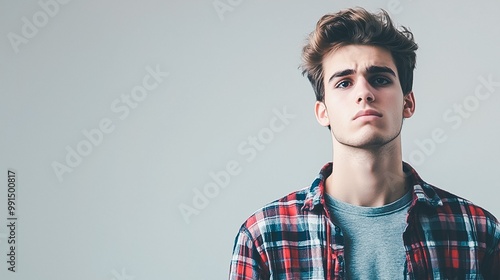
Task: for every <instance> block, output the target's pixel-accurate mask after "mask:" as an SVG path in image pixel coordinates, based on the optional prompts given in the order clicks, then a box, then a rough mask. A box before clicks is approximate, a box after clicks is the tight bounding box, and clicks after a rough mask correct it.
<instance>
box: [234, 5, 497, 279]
mask: <svg viewBox="0 0 500 280" xmlns="http://www.w3.org/2000/svg"><path fill="white" fill-rule="evenodd" d="M416 49H417V45H416V43H415V42H414V40H413V35H412V33H411V32H410V31H408V30H407V29H406V28H404V27H403V28H402V29H401V30H398V29H397V28H395V27H394V25H393V23H392V22H391V20H390V18H389V16H388V15H387V13H385V12H381V13H379V14H372V13H369V12H367V11H366V10H364V9H361V8H357V9H348V10H344V11H341V12H339V13H336V14H330V15H325V16H323V17H322V18H321V19H320V20H319V22H318V24H317V26H316V30H315V31H314V32H313V33H312V34H311V35H310V37H309V42H308V44H307V45H306V46H305V47H304V49H303V60H304V63H303V71H304V72H303V73H304V74H306V75H307V77H308V78H309V80H310V82H311V84H312V86H313V88H314V91H315V94H316V99H317V102H316V104H315V108H314V110H315V114H316V118H317V120H318V122H319V123H320V124H321V125H323V126H326V127H329V128H330V131H331V135H332V142H333V150H334V154H333V163H328V164H326V165H325V166H324V167H323V168H322V169H321V171H320V174H319V176H318V177H317V178H316V180H314V182H313V183H312V185H311V186H310V187H307V188H305V189H302V190H299V191H297V192H294V193H291V194H289V195H287V196H285V197H283V198H281V199H279V200H277V201H275V202H272V203H270V204H268V205H267V206H265V207H264V208H262V209H261V210H259V211H257V212H256V213H254V214H253V215H252V216H251V217H250V218H248V220H247V221H246V222H245V223H244V224H243V225H242V226H241V228H240V231H239V233H238V235H237V237H236V240H235V245H234V250H233V257H232V260H231V268H230V279H500V224H499V222H498V220H497V219H496V218H495V217H494V216H493V215H491V214H490V213H489V212H487V211H485V210H484V209H482V208H480V207H478V206H476V205H474V204H472V203H471V202H469V201H467V200H465V199H463V198H460V197H457V196H455V195H453V194H450V193H448V192H446V191H444V190H441V189H439V188H437V187H434V186H432V185H430V184H428V183H426V182H425V181H423V180H422V179H421V178H420V177H419V176H418V174H417V173H416V171H415V170H414V169H413V168H412V167H411V166H410V165H408V164H407V163H405V162H403V161H402V155H401V135H400V132H401V128H402V125H403V119H405V118H409V117H411V116H412V115H413V113H414V111H415V98H414V95H413V92H412V82H413V70H414V68H415V51H416Z"/></svg>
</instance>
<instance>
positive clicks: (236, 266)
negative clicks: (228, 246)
mask: <svg viewBox="0 0 500 280" xmlns="http://www.w3.org/2000/svg"><path fill="white" fill-rule="evenodd" d="M265 259H266V257H265V254H264V253H259V250H258V246H257V245H256V242H255V241H254V240H253V239H252V238H251V235H250V233H249V232H248V230H247V229H246V228H245V227H242V228H241V229H240V231H239V233H238V235H237V236H236V239H235V242H234V248H233V256H232V258H231V267H230V271H229V279H230V280H243V279H245V280H247V279H248V280H250V279H252V280H253V279H269V272H268V269H267V268H266V267H265V265H264V263H265Z"/></svg>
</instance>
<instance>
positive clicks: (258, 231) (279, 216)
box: [240, 188, 309, 238]
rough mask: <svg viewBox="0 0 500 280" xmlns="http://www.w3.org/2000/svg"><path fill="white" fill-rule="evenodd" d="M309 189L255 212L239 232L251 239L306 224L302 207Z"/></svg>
mask: <svg viewBox="0 0 500 280" xmlns="http://www.w3.org/2000/svg"><path fill="white" fill-rule="evenodd" d="M308 194H309V188H303V189H300V190H298V191H294V192H292V193H290V194H287V195H285V196H283V197H281V198H279V199H277V200H274V201H272V202H270V203H268V204H266V205H264V206H263V207H261V208H260V209H258V210H257V211H255V212H254V213H253V214H252V215H250V217H248V219H247V220H246V221H245V222H244V223H243V224H242V225H241V228H240V232H244V233H245V234H246V235H250V236H251V237H252V238H256V237H258V236H261V235H264V234H268V233H271V232H278V231H285V230H287V228H288V227H289V226H290V225H291V224H294V225H298V224H302V223H305V222H306V217H305V216H307V215H308V213H307V211H304V205H305V203H306V201H307V200H308Z"/></svg>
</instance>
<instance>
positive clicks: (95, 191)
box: [0, 0, 500, 280]
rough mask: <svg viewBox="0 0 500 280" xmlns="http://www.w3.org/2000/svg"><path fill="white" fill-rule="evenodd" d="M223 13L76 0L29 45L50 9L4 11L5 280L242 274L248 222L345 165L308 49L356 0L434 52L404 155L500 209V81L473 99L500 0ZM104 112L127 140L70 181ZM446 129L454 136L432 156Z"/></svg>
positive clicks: (425, 60)
mask: <svg viewBox="0 0 500 280" xmlns="http://www.w3.org/2000/svg"><path fill="white" fill-rule="evenodd" d="M45 2H47V1H46V0H45V1H44V0H42V3H45ZM218 3H223V4H225V5H227V6H226V8H227V7H229V8H230V9H228V10H226V11H225V12H222V13H221V12H219V13H218V12H217V10H216V9H215V7H214V1H212V0H207V1H180V0H176V1H152V0H148V1H117V0H115V1H81V0H73V1H70V2H69V3H67V4H58V6H59V11H57V13H55V14H54V15H53V16H49V17H48V21H47V23H46V25H44V26H43V27H40V28H38V31H37V32H36V34H35V35H34V36H32V38H25V39H26V43H21V44H20V45H19V46H18V52H16V51H15V47H13V45H12V43H11V42H10V40H9V34H10V33H15V34H17V35H18V36H22V28H23V25H24V24H25V23H24V22H23V17H26V18H27V19H28V20H29V21H30V22H32V23H33V15H35V14H37V13H38V15H40V13H39V12H40V11H43V9H42V8H41V6H40V4H39V3H38V2H37V1H6V0H2V1H1V2H0V30H1V32H0V34H1V36H2V38H3V39H2V40H0V65H1V67H0V94H1V101H0V133H1V137H0V170H1V172H0V174H4V175H0V177H2V178H1V179H0V182H3V183H0V186H1V189H2V191H0V224H1V225H2V226H1V227H0V252H1V256H0V260H2V261H1V262H0V278H1V279H23V280H24V279H26V280H27V279H30V280H31V279H56V280H58V279H108V280H109V279H115V280H121V279H136V280H145V279H148V280H149V279H225V278H226V277H227V272H228V268H229V260H230V256H231V250H232V246H233V241H234V237H235V234H236V232H237V230H238V228H239V226H240V225H241V223H242V222H243V221H244V220H245V219H246V218H247V217H248V216H249V215H250V214H251V213H252V212H253V211H255V210H256V209H258V208H259V207H261V206H262V205H264V204H265V203H267V202H270V201H272V200H274V199H277V198H279V197H281V196H283V195H285V194H287V193H289V192H292V191H294V190H296V189H299V188H302V187H304V186H306V185H308V184H310V183H311V182H312V180H313V179H314V177H315V176H316V174H317V172H318V171H319V169H320V168H321V166H322V165H323V164H324V163H326V162H327V161H329V160H330V159H331V150H330V145H331V144H330V138H329V134H328V130H327V129H325V128H323V127H320V126H319V125H318V124H317V123H316V121H315V119H314V115H313V110H312V109H313V104H314V101H315V100H314V94H313V91H312V88H311V87H310V85H309V83H308V81H307V79H306V78H304V77H302V76H301V75H300V71H299V70H298V66H299V64H300V52H301V48H302V46H303V44H304V41H305V38H306V36H307V34H308V33H309V32H310V31H312V30H313V28H314V26H315V24H316V21H317V20H318V19H319V17H320V16H321V15H323V14H325V13H328V12H336V11H338V10H339V9H340V8H345V7H349V6H354V5H360V6H364V7H366V8H367V9H369V10H371V11H375V10H376V9H378V8H384V9H387V10H388V11H389V12H390V13H391V14H392V15H393V18H394V19H395V21H396V22H397V23H398V24H402V25H405V26H409V27H410V28H411V30H412V31H413V32H414V34H415V37H416V40H417V42H418V44H419V46H420V49H419V50H418V53H417V56H418V58H417V70H416V73H415V83H414V91H415V96H416V100H417V111H416V114H415V115H414V117H413V118H411V119H409V120H407V121H406V122H405V125H404V131H403V135H404V136H403V144H404V157H405V160H407V161H410V163H413V165H414V167H416V168H417V170H418V171H419V173H420V175H421V176H422V177H423V178H424V179H425V180H427V181H428V182H430V183H432V184H435V185H437V186H439V187H441V188H444V189H447V190H449V191H451V192H454V193H456V194H458V195H460V196H463V197H466V198H468V199H470V200H472V201H473V202H475V203H477V204H479V205H481V206H483V207H485V208H486V209H488V210H490V211H491V212H492V213H493V214H495V215H496V216H500V206H499V204H498V195H499V190H498V179H497V178H498V172H497V171H496V170H497V169H498V158H499V156H500V148H499V146H498V141H499V137H500V130H499V125H498V121H499V116H498V105H499V103H500V96H499V95H500V86H498V85H497V86H495V87H494V88H493V90H494V92H493V93H491V95H490V96H489V97H488V98H487V99H485V100H479V101H478V100H477V98H476V99H475V100H474V98H475V97H474V92H475V89H476V87H478V86H479V85H481V82H480V80H479V77H484V78H485V79H488V77H489V76H491V79H492V80H493V81H500V70H498V62H499V57H500V55H499V53H498V46H499V45H500V36H499V35H500V34H499V29H498V26H500V18H499V17H498V10H499V8H500V4H499V2H498V1H474V2H472V1H462V2H460V3H457V1H410V0H400V1H397V0H391V1H386V0H384V1H290V0H287V1H284V0H279V1H277V0H276V1H244V0H220V1H219V2H218ZM38 20H43V18H39V19H38ZM148 66H149V67H151V68H153V69H154V68H156V67H158V68H159V69H160V70H161V71H162V72H168V73H169V76H168V77H166V78H164V80H163V81H162V82H161V83H160V84H159V85H158V87H157V88H156V89H154V90H151V91H150V92H149V94H148V95H147V96H146V97H145V99H144V100H143V101H142V102H140V103H138V105H137V107H136V108H134V109H131V110H130V114H129V115H128V116H127V117H126V118H124V119H123V120H122V119H120V116H121V113H116V112H113V111H112V109H111V104H112V103H113V102H114V101H115V100H116V99H118V100H120V98H121V95H122V94H123V95H131V90H132V89H133V88H134V87H135V86H139V85H142V81H143V78H144V77H145V76H147V75H148V72H147V71H146V67H148ZM482 91H485V89H484V88H483V89H482ZM464 101H466V102H472V103H468V104H469V105H468V106H469V107H468V108H471V106H473V105H477V108H476V107H472V108H473V109H474V110H473V111H471V112H468V113H469V114H468V115H467V118H465V117H458V118H459V119H460V121H461V124H460V126H459V127H457V128H454V125H455V121H458V120H457V116H459V115H458V114H457V113H455V112H454V111H451V113H450V112H448V114H450V115H449V116H448V117H454V118H455V120H454V121H453V122H452V121H450V120H447V119H445V118H444V117H443V114H446V113H447V111H448V110H454V106H455V104H463V102H464ZM474 101H478V102H477V104H474ZM121 105H123V103H121ZM284 108H285V110H286V111H287V113H289V114H292V115H294V118H293V119H290V120H289V123H288V124H286V125H284V126H283V127H284V129H283V130H282V131H277V132H273V134H272V137H271V136H270V134H269V131H270V130H268V128H269V122H270V121H271V120H272V119H273V118H275V111H276V110H278V111H283V110H284ZM105 118H108V119H109V120H110V121H111V122H112V125H113V126H114V130H113V131H112V132H111V133H108V134H104V136H103V139H102V142H101V143H100V144H99V145H98V146H94V147H93V149H92V151H91V152H90V153H89V154H88V155H87V156H85V157H83V158H82V161H81V163H80V164H79V165H78V166H76V167H75V168H74V169H73V171H72V172H71V173H65V174H63V175H62V179H63V180H62V182H60V181H59V180H58V178H57V176H56V174H55V172H54V170H53V167H52V164H53V162H54V161H57V162H59V163H61V164H65V157H66V154H67V150H66V147H67V146H69V147H71V148H72V149H76V147H77V145H78V143H80V142H82V141H85V139H86V138H85V136H84V135H83V134H82V130H92V129H96V128H98V126H99V122H100V121H101V120H103V119H105ZM435 129H441V130H442V131H443V133H444V135H445V137H446V140H445V141H444V142H443V143H434V144H435V147H434V148H432V149H431V147H430V146H429V144H427V146H425V147H426V148H422V146H419V145H418V143H419V142H421V143H425V140H424V139H428V138H430V137H431V136H432V131H433V130H435ZM262 131H264V132H262ZM259 133H260V134H261V136H262V137H267V138H265V139H266V140H268V143H266V144H265V145H264V149H263V150H261V151H257V150H256V151H257V152H256V155H255V157H254V158H250V156H249V154H244V153H242V151H241V150H240V151H239V150H238V147H239V146H240V145H243V146H242V147H243V148H245V149H248V148H249V147H251V146H249V143H248V142H245V141H248V138H249V137H253V136H258V135H259ZM266 133H267V134H266ZM427 143H428V141H427ZM425 152H426V153H427V154H425ZM412 153H413V154H414V155H413V159H414V160H413V162H412V160H411V157H412ZM418 153H420V154H419V155H424V157H420V158H418V157H417V156H418ZM415 159H417V160H415ZM228 162H232V163H233V164H234V163H235V162H236V163H237V164H239V168H240V169H239V171H240V173H238V174H237V175H234V176H233V175H231V176H230V182H229V184H228V186H226V187H225V188H221V189H218V191H219V192H218V193H211V194H213V197H211V198H208V199H207V200H206V201H205V204H208V205H203V206H204V208H203V209H200V210H199V213H198V214H197V215H192V216H190V217H188V221H189V223H186V220H185V219H184V218H183V215H181V211H180V210H179V206H180V205H182V204H183V205H189V206H192V207H193V199H196V196H195V193H196V190H199V191H203V187H204V186H206V185H207V184H209V183H210V182H213V179H212V177H210V175H209V174H210V172H220V171H221V170H224V169H225V168H226V164H227V163H228ZM9 168H14V169H15V170H16V171H17V172H18V190H17V192H18V193H17V195H18V200H17V202H18V209H17V215H18V218H19V220H18V228H17V230H18V231H17V236H16V237H17V242H18V247H17V248H18V250H17V270H18V272H16V273H11V272H8V271H7V263H6V262H5V260H6V250H7V242H6V240H7V239H6V238H7V228H6V226H5V225H6V224H7V221H6V218H7V205H6V204H7V198H6V195H7V190H6V189H7V185H6V184H7V183H6V179H7V178H6V177H7V176H6V173H7V170H8V169H9ZM212 190H213V189H212ZM214 191H216V190H214ZM207 201H208V202H207Z"/></svg>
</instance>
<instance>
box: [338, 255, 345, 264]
mask: <svg viewBox="0 0 500 280" xmlns="http://www.w3.org/2000/svg"><path fill="white" fill-rule="evenodd" d="M337 259H338V260H339V263H340V264H342V263H343V262H344V257H343V256H342V255H339V256H338V257H337Z"/></svg>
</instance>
